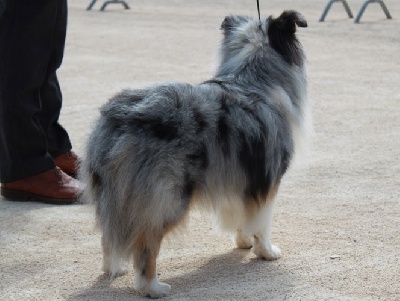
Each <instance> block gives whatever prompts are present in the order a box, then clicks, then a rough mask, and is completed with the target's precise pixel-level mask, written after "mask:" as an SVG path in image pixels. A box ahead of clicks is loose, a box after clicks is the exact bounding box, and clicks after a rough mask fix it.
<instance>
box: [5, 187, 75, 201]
mask: <svg viewBox="0 0 400 301" xmlns="http://www.w3.org/2000/svg"><path fill="white" fill-rule="evenodd" d="M0 193H1V196H2V197H4V198H6V199H8V200H10V201H15V202H34V201H36V202H39V203H44V204H51V205H72V204H75V203H77V201H78V199H77V198H76V199H57V198H48V197H44V196H40V195H36V194H32V193H28V192H24V191H19V190H11V189H6V188H3V187H1V191H0Z"/></svg>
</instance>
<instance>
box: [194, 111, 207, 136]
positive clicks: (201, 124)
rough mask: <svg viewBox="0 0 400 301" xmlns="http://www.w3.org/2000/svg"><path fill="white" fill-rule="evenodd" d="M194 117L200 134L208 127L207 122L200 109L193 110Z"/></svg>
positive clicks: (197, 131)
mask: <svg viewBox="0 0 400 301" xmlns="http://www.w3.org/2000/svg"><path fill="white" fill-rule="evenodd" d="M193 117H194V120H195V121H196V123H197V128H196V133H197V134H200V133H201V132H203V131H204V129H205V127H206V126H207V121H206V119H205V118H204V115H203V114H202V113H201V112H200V111H199V110H198V109H194V110H193Z"/></svg>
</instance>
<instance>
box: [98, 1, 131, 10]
mask: <svg viewBox="0 0 400 301" xmlns="http://www.w3.org/2000/svg"><path fill="white" fill-rule="evenodd" d="M111 3H120V4H122V5H123V6H124V8H125V9H130V7H129V5H128V3H126V2H125V1H123V0H109V1H106V2H104V3H103V5H102V7H101V8H100V11H104V10H105V9H106V6H107V5H108V4H111Z"/></svg>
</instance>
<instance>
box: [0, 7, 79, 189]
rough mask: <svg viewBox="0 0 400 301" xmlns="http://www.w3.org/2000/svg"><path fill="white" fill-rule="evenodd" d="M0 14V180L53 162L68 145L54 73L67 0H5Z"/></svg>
mask: <svg viewBox="0 0 400 301" xmlns="http://www.w3.org/2000/svg"><path fill="white" fill-rule="evenodd" d="M2 1H4V0H2ZM5 1H6V7H5V11H4V12H3V14H2V15H1V16H0V182H2V183H7V182H11V181H13V180H17V179H20V178H24V177H28V176H32V175H35V174H39V173H41V172H43V171H46V170H48V169H51V168H53V167H54V162H53V159H52V157H54V156H56V155H59V154H62V153H65V152H67V151H68V150H70V149H71V147H72V146H71V142H70V139H69V137H68V134H67V132H66V131H65V129H64V128H63V127H62V126H61V125H60V124H59V122H58V119H59V115H60V110H61V105H62V95H61V90H60V86H59V83H58V80H57V76H56V70H57V69H58V68H59V67H60V65H61V62H62V59H63V54H64V45H65V35H66V29H67V0H5Z"/></svg>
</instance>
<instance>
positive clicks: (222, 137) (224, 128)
mask: <svg viewBox="0 0 400 301" xmlns="http://www.w3.org/2000/svg"><path fill="white" fill-rule="evenodd" d="M217 127H218V139H219V142H220V145H221V149H222V153H223V154H224V155H225V156H229V149H230V147H229V135H230V129H229V126H228V123H227V120H226V117H225V116H224V115H221V116H219V119H218V125H217Z"/></svg>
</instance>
